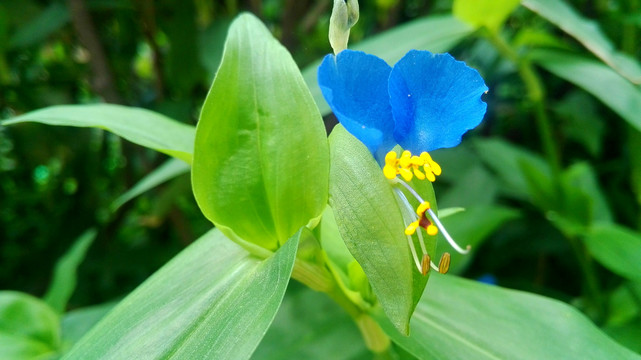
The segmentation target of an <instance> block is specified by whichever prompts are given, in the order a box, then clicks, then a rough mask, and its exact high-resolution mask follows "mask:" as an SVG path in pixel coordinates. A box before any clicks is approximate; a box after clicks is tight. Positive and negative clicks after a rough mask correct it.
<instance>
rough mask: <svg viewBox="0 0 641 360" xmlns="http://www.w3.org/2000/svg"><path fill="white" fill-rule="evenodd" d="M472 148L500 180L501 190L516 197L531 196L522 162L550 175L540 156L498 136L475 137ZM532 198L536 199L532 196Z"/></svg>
mask: <svg viewBox="0 0 641 360" xmlns="http://www.w3.org/2000/svg"><path fill="white" fill-rule="evenodd" d="M474 148H475V149H476V152H477V154H478V156H479V157H480V158H481V160H483V162H484V163H485V165H487V167H489V168H490V169H492V170H493V171H494V172H495V173H496V174H497V175H498V177H499V179H500V180H501V182H502V185H503V186H502V187H501V188H502V191H503V192H504V193H506V194H509V195H511V196H514V197H516V198H521V199H523V198H528V197H530V196H531V184H530V182H529V180H528V177H527V176H526V174H525V172H524V171H523V170H524V169H523V164H527V165H526V166H527V167H529V168H531V169H533V170H536V171H537V172H539V173H541V174H544V178H545V179H549V178H550V177H551V175H552V174H551V171H550V169H549V167H548V165H547V164H546V162H545V160H543V159H542V158H541V157H540V156H538V155H536V154H534V153H531V152H529V151H527V150H525V149H522V148H519V147H517V146H515V145H513V144H510V143H508V142H506V141H504V140H501V139H498V138H490V139H483V140H481V139H476V140H475V141H474ZM533 200H537V199H536V198H534V199H533Z"/></svg>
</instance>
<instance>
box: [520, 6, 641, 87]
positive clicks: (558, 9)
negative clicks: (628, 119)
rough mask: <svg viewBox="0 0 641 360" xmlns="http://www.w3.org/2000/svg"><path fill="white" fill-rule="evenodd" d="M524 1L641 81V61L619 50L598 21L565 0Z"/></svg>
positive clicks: (640, 82)
mask: <svg viewBox="0 0 641 360" xmlns="http://www.w3.org/2000/svg"><path fill="white" fill-rule="evenodd" d="M521 4H522V5H523V6H525V7H527V8H528V9H530V10H532V11H534V12H536V13H537V14H539V15H541V16H542V17H543V18H545V19H547V20H548V21H550V22H551V23H553V24H554V25H556V26H558V27H560V28H561V29H563V31H565V32H566V33H568V34H570V35H571V36H572V37H574V38H575V39H577V40H578V41H579V42H580V43H581V44H583V46H585V47H586V48H587V49H588V50H590V51H591V52H592V53H593V54H594V55H596V56H597V57H599V58H600V59H601V60H603V61H604V62H605V63H606V64H608V65H610V67H612V68H613V69H614V70H616V71H617V72H618V73H619V74H621V75H622V76H624V77H625V78H627V79H628V80H629V81H631V82H633V83H635V84H641V66H640V65H639V62H638V61H636V60H634V59H633V58H632V57H630V56H629V55H626V54H623V53H621V52H618V51H616V49H615V48H614V46H613V45H612V42H611V41H610V39H608V38H607V37H606V36H605V34H604V33H603V32H602V31H601V29H600V28H599V26H598V25H597V24H596V22H595V21H593V20H588V19H585V18H583V17H582V16H581V15H580V14H578V13H577V12H576V11H575V10H574V9H573V8H572V7H570V5H568V4H567V2H566V1H560V0H521Z"/></svg>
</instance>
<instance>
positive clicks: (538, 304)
mask: <svg viewBox="0 0 641 360" xmlns="http://www.w3.org/2000/svg"><path fill="white" fill-rule="evenodd" d="M382 326H383V328H384V329H385V330H386V331H387V333H388V334H389V335H390V336H391V337H392V340H394V341H395V342H397V343H398V344H400V345H401V346H402V347H404V348H405V349H406V350H408V351H409V352H410V353H412V354H413V355H415V356H416V357H418V358H421V359H567V358H573V359H595V360H600V359H639V358H641V356H639V355H637V354H634V353H633V352H631V351H630V350H628V349H626V348H624V347H622V346H620V345H618V344H617V343H616V342H614V341H613V340H612V339H610V338H609V337H608V336H607V335H605V334H604V333H603V332H602V331H600V330H599V329H598V328H597V327H596V326H595V325H594V324H592V323H591V322H590V320H588V319H587V318H586V317H585V316H584V315H583V314H581V313H580V312H579V311H578V310H576V309H574V308H572V307H571V306H569V305H567V304H564V303H562V302H559V301H556V300H551V299H548V298H545V297H542V296H538V295H532V294H528V293H524V292H520V291H514V290H507V289H502V288H499V287H496V286H490V285H485V284H481V283H478V282H475V281H470V280H465V279H461V278H457V277H455V276H449V275H445V276H441V275H434V276H432V279H431V280H430V283H429V285H428V289H427V291H426V296H424V297H423V300H422V301H421V302H420V303H419V305H418V306H417V308H416V312H415V315H414V318H413V319H412V329H411V335H410V336H409V337H405V336H403V335H401V334H399V333H398V332H397V331H396V330H395V329H394V328H393V327H392V326H391V325H390V324H389V323H387V322H385V320H383V321H382Z"/></svg>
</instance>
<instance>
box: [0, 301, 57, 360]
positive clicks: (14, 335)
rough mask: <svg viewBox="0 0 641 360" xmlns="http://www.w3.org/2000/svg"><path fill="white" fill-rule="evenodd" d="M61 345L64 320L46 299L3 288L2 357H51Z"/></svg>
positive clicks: (17, 359) (0, 304)
mask: <svg viewBox="0 0 641 360" xmlns="http://www.w3.org/2000/svg"><path fill="white" fill-rule="evenodd" d="M59 348H60V319H59V317H58V314H56V312H55V311H54V310H53V309H52V308H51V307H49V305H47V304H46V303H45V302H44V301H42V300H40V299H38V298H35V297H33V296H31V295H29V294H24V293H20V292H17V291H0V357H1V358H3V359H15V360H20V359H36V358H37V359H48V358H53V357H55V355H56V354H58V351H59Z"/></svg>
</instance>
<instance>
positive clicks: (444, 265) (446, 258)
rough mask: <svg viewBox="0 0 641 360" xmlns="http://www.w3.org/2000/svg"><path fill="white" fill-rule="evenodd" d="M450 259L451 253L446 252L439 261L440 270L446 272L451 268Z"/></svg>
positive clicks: (442, 272)
mask: <svg viewBox="0 0 641 360" xmlns="http://www.w3.org/2000/svg"><path fill="white" fill-rule="evenodd" d="M450 261H451V259H450V253H447V252H446V253H444V254H443V256H441V260H440V261H439V262H438V272H440V273H441V274H446V273H447V271H448V270H449V269H450Z"/></svg>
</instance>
